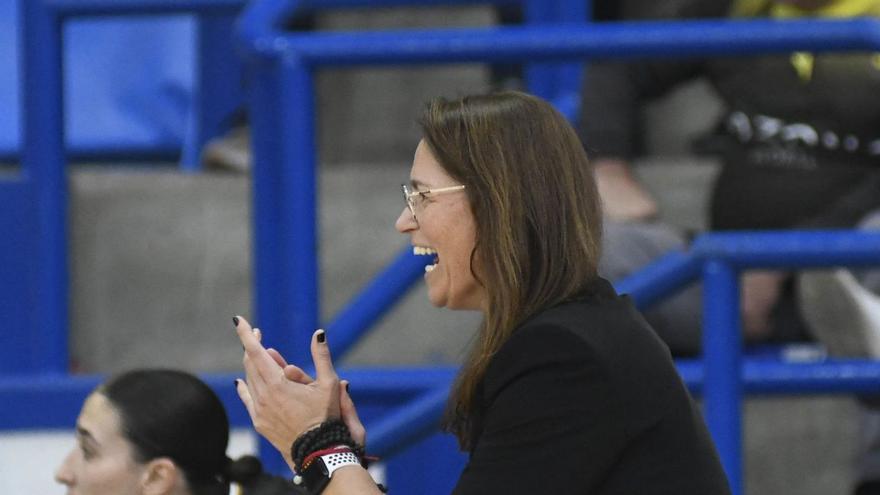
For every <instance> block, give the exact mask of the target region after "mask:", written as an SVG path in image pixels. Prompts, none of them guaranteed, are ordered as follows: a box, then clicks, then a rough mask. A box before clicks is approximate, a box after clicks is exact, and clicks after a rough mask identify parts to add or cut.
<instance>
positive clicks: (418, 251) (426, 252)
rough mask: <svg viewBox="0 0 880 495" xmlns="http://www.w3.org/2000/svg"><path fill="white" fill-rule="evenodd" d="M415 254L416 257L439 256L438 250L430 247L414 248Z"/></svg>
mask: <svg viewBox="0 0 880 495" xmlns="http://www.w3.org/2000/svg"><path fill="white" fill-rule="evenodd" d="M413 254H415V255H416V256H430V255H432V254H437V250H436V249H431V248H429V247H422V246H413Z"/></svg>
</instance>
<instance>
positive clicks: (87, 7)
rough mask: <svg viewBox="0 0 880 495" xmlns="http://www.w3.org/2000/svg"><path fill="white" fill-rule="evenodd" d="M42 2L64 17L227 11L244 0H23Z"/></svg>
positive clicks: (237, 8) (233, 9)
mask: <svg viewBox="0 0 880 495" xmlns="http://www.w3.org/2000/svg"><path fill="white" fill-rule="evenodd" d="M29 2H34V3H42V4H44V5H45V6H46V7H47V8H48V9H50V10H51V11H52V12H53V14H55V15H58V16H62V17H67V16H72V15H75V16H105V15H132V14H136V15H146V14H175V13H181V14H188V13H193V12H223V13H230V12H235V11H238V10H240V9H241V8H242V7H244V6H245V4H246V0H26V2H25V3H29Z"/></svg>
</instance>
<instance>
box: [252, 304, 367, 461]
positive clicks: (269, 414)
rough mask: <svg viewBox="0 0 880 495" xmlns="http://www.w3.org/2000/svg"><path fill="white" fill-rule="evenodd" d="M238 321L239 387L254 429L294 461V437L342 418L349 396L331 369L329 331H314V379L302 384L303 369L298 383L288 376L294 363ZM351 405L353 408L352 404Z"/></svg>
mask: <svg viewBox="0 0 880 495" xmlns="http://www.w3.org/2000/svg"><path fill="white" fill-rule="evenodd" d="M237 321H238V324H237V326H236V332H237V333H238V337H239V339H240V340H241V344H242V346H243V347H244V351H245V352H244V359H243V364H244V369H245V375H246V381H242V380H237V381H236V390H237V391H238V395H239V397H240V398H241V400H242V402H243V403H244V405H245V407H246V408H247V410H248V414H249V415H250V417H251V421H252V422H253V424H254V428H255V429H256V430H257V432H259V433H260V434H261V435H263V436H264V437H265V438H266V439H267V440H268V441H269V442H270V443H271V444H272V445H273V446H274V447H275V448H276V449H278V451H279V452H281V454H282V455H283V456H284V458H285V460H287V462H288V464H291V465H292V459H290V447H291V446H292V445H293V442H294V440H296V439H297V438H298V437H299V436H300V435H301V434H303V433H304V432H306V431H308V430H310V429H312V428H314V427H316V426H318V425H320V424H321V423H322V422H324V421H326V420H328V419H332V418H339V417H341V414H342V413H341V410H340V404H341V402H342V400H343V398H347V394H345V393H344V387H341V386H340V380H339V377H338V376H337V374H336V370H335V369H334V368H333V362H332V359H331V357H330V350H329V348H328V347H327V342H326V335H325V333H324V331H323V330H318V331H316V332H315V333H314V334H313V335H312V345H311V351H312V359H313V360H314V363H315V377H316V378H315V380H312V381H310V382H309V383H303V382H304V381H307V378H308V376H307V375H305V373H302V375H305V376H300V377H299V379H300V380H299V381H297V380H291V379H289V378H288V373H291V374H292V373H293V368H296V367H293V368H290V369H288V367H289V366H290V365H283V366H281V365H280V363H278V362H277V360H276V358H273V356H272V354H270V353H269V351H268V350H267V349H265V348H264V347H263V346H262V344H260V341H259V339H258V338H257V336H256V335H254V332H253V331H252V329H251V326H250V324H249V323H248V322H247V321H246V320H245V319H244V318H241V317H237ZM275 354H277V353H275ZM278 357H280V354H278ZM282 361H283V358H282ZM300 371H301V370H300ZM348 400H349V401H350V399H348ZM350 405H351V406H352V407H351V410H352V411H353V404H350ZM354 419H355V420H356V423H355V424H354V426H355V428H357V427H358V426H359V427H360V429H361V430H362V429H363V426H360V421H357V416H356V414H355V415H354ZM349 428H351V426H349ZM352 433H354V432H352Z"/></svg>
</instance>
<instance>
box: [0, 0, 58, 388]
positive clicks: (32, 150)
mask: <svg viewBox="0 0 880 495" xmlns="http://www.w3.org/2000/svg"><path fill="white" fill-rule="evenodd" d="M20 13H21V16H22V20H23V21H24V22H23V29H22V40H21V42H22V46H23V47H24V56H23V57H22V58H21V64H22V72H23V76H24V78H23V81H24V83H23V84H22V87H23V88H25V90H24V91H23V98H22V103H23V105H22V111H21V115H22V122H23V125H22V131H23V135H24V136H23V144H24V145H23V147H22V172H23V174H24V175H25V177H26V178H27V180H28V181H29V182H30V184H31V187H32V188H33V194H32V195H31V198H33V203H32V204H30V205H29V206H30V208H31V209H32V211H33V212H34V213H35V217H34V218H35V220H36V229H35V230H36V240H35V246H36V252H35V253H32V254H30V255H25V259H26V261H25V262H27V263H33V265H32V266H33V270H32V271H31V272H32V273H33V279H32V280H31V283H30V284H28V285H29V289H28V290H29V293H30V297H29V299H30V304H29V305H28V307H27V308H22V311H28V312H30V316H31V318H32V320H31V321H33V322H34V325H33V327H32V328H29V329H25V331H26V332H28V337H29V339H28V347H27V348H26V349H5V350H4V351H2V352H0V356H2V355H3V354H4V353H6V352H15V353H22V352H23V353H26V354H27V355H28V356H29V357H28V359H27V360H26V365H25V366H24V368H23V369H22V367H18V368H17V369H14V370H8V371H10V372H16V373H23V372H59V373H61V372H66V371H67V367H68V359H69V358H68V353H67V327H68V320H67V311H68V309H67V294H68V288H67V278H68V274H67V256H66V253H67V184H66V180H67V176H66V173H65V166H64V165H65V157H64V112H63V108H64V105H63V96H62V85H61V67H62V63H61V22H60V19H59V18H58V16H57V15H56V14H55V13H54V12H52V11H51V10H50V9H48V8H47V7H46V5H45V4H44V3H43V2H42V1H37V0H22V1H21V3H20ZM37 88H39V91H38V90H37ZM0 361H6V360H2V359H0ZM16 361H17V360H14V359H10V360H9V361H7V362H16ZM2 368H3V364H2V363H0V369H2Z"/></svg>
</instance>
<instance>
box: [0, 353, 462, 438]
mask: <svg viewBox="0 0 880 495" xmlns="http://www.w3.org/2000/svg"><path fill="white" fill-rule="evenodd" d="M339 373H340V376H342V377H344V378H346V379H347V380H350V381H351V382H352V394H354V396H355V398H356V400H357V401H358V406H359V407H364V408H366V407H368V406H370V405H374V406H375V405H381V406H382V408H383V409H387V410H393V409H395V408H396V407H398V406H405V407H408V404H410V403H411V401H413V400H414V399H417V398H419V397H421V396H423V395H424V394H425V393H426V392H429V391H432V390H435V389H438V388H442V389H444V390H446V389H447V388H448V386H449V383H450V382H451V381H452V378H453V376H454V374H455V369H454V368H451V367H436V368H434V367H428V368H415V369H411V368H407V369H406V370H403V369H396V368H378V369H375V368H368V369H364V368H350V369H347V368H342V369H340V370H339ZM200 377H201V378H202V380H204V381H205V382H206V383H207V384H208V385H210V386H211V388H213V389H214V392H216V393H217V395H218V396H219V397H220V399H221V401H222V402H223V404H224V406H225V407H226V410H227V413H228V414H229V418H230V422H231V423H232V424H233V425H234V426H245V427H247V426H250V425H251V423H250V418H249V417H248V415H247V411H246V410H245V408H244V406H243V405H242V404H241V400H240V399H239V398H238V394H237V393H236V392H235V389H234V388H233V386H232V381H233V380H234V379H235V378H241V377H242V374H241V373H237V374H226V373H221V374H204V375H200ZM103 380H104V377H103V376H100V375H86V376H71V375H66V374H48V375H32V374H28V375H11V376H0V404H3V407H2V408H0V431H3V430H20V429H31V430H35V429H54V428H63V429H70V428H72V427H73V425H74V423H75V422H76V416H77V414H78V413H79V410H80V407H81V406H82V403H83V401H84V400H85V398H86V397H87V396H88V394H89V393H91V391H92V390H94V389H95V387H97V386H98V384H100V383H101V382H102V381H103Z"/></svg>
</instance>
